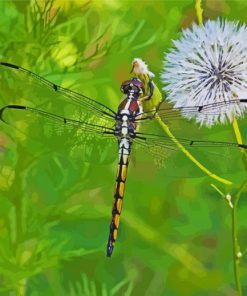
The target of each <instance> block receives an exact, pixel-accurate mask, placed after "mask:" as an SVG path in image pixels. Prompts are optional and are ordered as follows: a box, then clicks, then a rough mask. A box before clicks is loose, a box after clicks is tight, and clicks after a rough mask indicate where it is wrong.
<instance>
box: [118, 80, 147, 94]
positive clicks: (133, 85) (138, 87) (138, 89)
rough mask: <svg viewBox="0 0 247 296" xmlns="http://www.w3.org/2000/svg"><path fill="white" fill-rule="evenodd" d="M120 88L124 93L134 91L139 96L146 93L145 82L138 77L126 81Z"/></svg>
mask: <svg viewBox="0 0 247 296" xmlns="http://www.w3.org/2000/svg"><path fill="white" fill-rule="evenodd" d="M120 89H121V92H123V93H124V94H129V93H134V94H136V95H138V96H139V95H141V94H142V93H144V84H143V83H142V81H141V80H139V79H138V78H136V77H133V78H132V79H131V80H127V81H124V82H123V83H122V85H121V88H120Z"/></svg>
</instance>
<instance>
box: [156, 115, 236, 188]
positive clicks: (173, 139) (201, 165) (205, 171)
mask: <svg viewBox="0 0 247 296" xmlns="http://www.w3.org/2000/svg"><path fill="white" fill-rule="evenodd" d="M156 120H157V121H158V123H159V125H160V126H161V128H162V129H163V131H164V132H165V133H166V134H167V135H168V136H169V137H170V139H171V140H172V141H173V142H174V144H176V145H177V147H178V148H179V149H180V150H181V151H182V152H183V153H184V154H185V155H186V156H187V157H188V158H189V159H190V160H191V161H192V162H193V163H194V164H195V165H196V166H197V167H198V168H199V169H200V170H201V171H203V172H204V173H205V174H206V175H208V176H209V177H211V178H213V179H215V180H217V181H219V182H221V183H223V184H225V185H231V184H232V182H231V181H229V180H227V179H223V178H221V177H219V176H217V175H216V174H214V173H212V172H211V171H210V170H209V169H207V168H206V167H205V166H204V165H203V164H201V163H200V162H199V161H198V160H197V159H196V158H195V157H194V156H193V155H192V154H191V153H190V152H189V151H188V150H187V149H185V147H184V146H183V145H182V144H181V143H180V142H179V141H178V139H176V138H175V137H174V135H173V134H172V132H171V131H170V129H169V127H168V126H167V125H166V124H165V123H164V122H163V121H162V120H161V118H160V117H159V116H158V115H156Z"/></svg>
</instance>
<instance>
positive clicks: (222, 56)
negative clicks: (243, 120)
mask: <svg viewBox="0 0 247 296" xmlns="http://www.w3.org/2000/svg"><path fill="white" fill-rule="evenodd" d="M173 43H174V48H172V49H171V50H170V52H169V53H168V54H167V55H166V57H165V60H164V71H163V73H162V75H161V79H162V81H163V82H164V84H165V86H164V90H165V91H166V92H167V99H168V100H169V101H170V102H171V103H174V107H191V106H203V105H208V104H215V109H214V110H213V111H212V112H211V113H208V114H205V113H203V112H202V113H200V112H198V113H196V114H191V113H189V112H186V111H183V112H182V115H183V116H185V117H187V118H189V119H191V118H195V119H196V121H197V122H198V123H200V124H201V125H203V124H205V125H207V126H211V125H213V124H215V123H217V122H220V123H225V122H227V121H230V122H231V121H232V120H233V118H234V117H239V116H242V115H243V113H244V111H245V109H246V107H247V106H246V105H247V104H243V103H242V104H241V103H239V100H240V99H246V98H247V27H246V25H240V24H239V23H238V22H231V21H225V20H220V19H218V20H216V21H210V20H209V21H207V22H205V24H204V25H203V26H198V25H196V24H193V26H192V28H189V29H186V30H184V31H183V32H182V36H181V38H180V39H178V40H174V41H173ZM219 102H226V104H223V105H222V104H221V105H220V106H218V107H217V103H219Z"/></svg>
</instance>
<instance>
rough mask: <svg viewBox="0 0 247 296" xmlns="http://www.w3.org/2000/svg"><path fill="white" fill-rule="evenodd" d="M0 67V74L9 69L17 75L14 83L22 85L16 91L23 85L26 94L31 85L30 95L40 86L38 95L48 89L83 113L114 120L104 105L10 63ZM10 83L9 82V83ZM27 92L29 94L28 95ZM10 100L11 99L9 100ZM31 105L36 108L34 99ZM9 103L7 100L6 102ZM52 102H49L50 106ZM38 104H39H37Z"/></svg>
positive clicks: (109, 110) (113, 115)
mask: <svg viewBox="0 0 247 296" xmlns="http://www.w3.org/2000/svg"><path fill="white" fill-rule="evenodd" d="M0 66H1V68H3V69H2V70H1V72H2V71H3V70H4V69H11V70H13V73H15V74H16V75H17V77H16V82H18V80H21V83H22V87H20V89H19V90H18V91H19V92H20V91H21V90H22V89H23V85H25V88H24V90H26V92H27V93H28V85H31V86H32V88H30V92H31V93H32V90H33V88H35V87H36V86H37V88H38V86H40V87H41V88H40V90H39V93H41V94H43V93H44V88H46V89H48V90H49V91H52V92H55V93H56V95H57V96H58V95H61V96H62V97H63V99H64V100H65V101H66V103H69V104H75V105H76V106H77V108H80V109H81V110H85V112H86V111H87V112H90V113H92V112H93V114H94V116H97V117H99V118H106V119H108V120H110V119H111V120H112V121H114V120H115V112H114V111H113V110H111V109H110V108H108V107H107V106H105V105H104V104H102V103H100V102H98V101H96V100H94V99H91V98H89V97H88V96H85V95H82V94H79V93H77V92H75V91H72V90H70V89H66V88H64V87H61V86H59V85H57V84H54V83H52V82H50V81H48V80H47V79H45V78H43V77H41V76H39V75H37V74H35V73H33V72H31V71H29V70H26V69H24V68H22V67H19V66H16V65H13V64H10V63H6V62H0ZM7 83H8V79H7V81H6V82H5V84H7ZM10 83H11V82H10ZM30 92H29V93H30ZM39 96H40V95H39ZM11 99H12V98H11ZM30 101H31V103H33V104H34V106H36V107H37V105H35V103H36V104H37V99H36V98H35V99H34V100H30ZM56 101H57V102H56V103H57V105H58V104H59V102H58V99H57V98H56ZM8 102H9V100H8ZM51 103H52V102H50V104H51ZM39 104H40V102H39Z"/></svg>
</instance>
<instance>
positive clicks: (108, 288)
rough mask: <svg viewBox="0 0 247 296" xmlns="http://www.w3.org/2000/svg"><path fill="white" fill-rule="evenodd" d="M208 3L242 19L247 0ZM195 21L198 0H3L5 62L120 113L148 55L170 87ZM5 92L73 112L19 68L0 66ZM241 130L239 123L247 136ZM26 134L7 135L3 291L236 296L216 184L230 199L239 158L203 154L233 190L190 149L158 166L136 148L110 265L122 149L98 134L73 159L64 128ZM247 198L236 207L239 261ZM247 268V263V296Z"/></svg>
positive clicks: (218, 135) (193, 133)
mask: <svg viewBox="0 0 247 296" xmlns="http://www.w3.org/2000/svg"><path fill="white" fill-rule="evenodd" d="M202 5H203V9H204V19H207V18H211V19H215V18H217V17H218V16H223V17H226V18H227V19H230V20H240V21H243V22H244V21H245V19H246V12H247V2H246V1H226V0H217V1H216V0H215V1H203V2H202ZM193 22H196V13H195V8H194V1H192V0H188V1H182V0H181V1H113V0H112V1H110V0H98V1H97V0H95V1H83V0H80V1H79V0H74V1H66V0H55V1H44V0H37V1H0V56H1V61H6V62H12V63H14V64H17V65H19V66H22V67H24V68H27V69H29V70H31V71H33V72H35V73H37V74H39V75H41V76H44V77H46V78H47V79H49V80H51V81H53V82H54V83H58V84H60V85H62V86H64V87H68V88H70V89H73V90H75V91H77V92H79V93H83V94H85V95H87V96H89V97H92V98H94V99H96V100H97V101H99V102H102V103H104V104H105V105H107V106H109V107H110V108H112V109H114V110H115V109H116V108H117V106H118V104H119V102H120V100H121V99H122V94H121V93H120V90H119V87H120V84H121V82H122V81H123V80H126V79H129V78H130V77H131V76H129V75H130V74H129V71H130V69H131V61H132V60H133V59H134V58H135V57H140V58H142V59H144V60H145V61H146V62H147V64H148V65H149V67H150V69H151V71H153V72H154V73H155V74H156V80H155V81H156V83H157V84H158V85H159V86H160V87H162V84H161V81H160V78H159V74H160V72H161V71H162V67H163V62H162V61H163V58H164V54H165V52H166V51H167V50H168V49H169V47H171V46H172V39H176V38H178V37H179V35H180V32H181V29H182V28H186V27H188V26H190V25H191V24H192V23H193ZM0 83H1V87H0V107H2V106H4V105H6V104H11V103H16V104H18V103H19V104H26V105H27V104H29V105H31V106H33V105H34V102H35V105H39V106H46V107H48V110H49V108H50V111H52V108H53V109H56V108H57V109H58V110H60V109H61V110H65V109H66V104H65V105H61V104H60V103H58V102H59V101H58V99H57V97H56V94H54V93H52V92H49V91H47V90H44V89H43V88H42V87H40V86H33V85H31V84H30V81H29V80H26V78H25V77H23V76H18V75H16V74H15V73H13V71H11V70H8V69H7V70H5V69H2V68H1V71H0ZM163 94H164V97H165V93H164V92H163ZM42 104H43V105H42ZM53 111H54V110H53ZM69 111H70V110H66V112H69ZM15 123H16V122H15ZM246 123H247V122H246V121H245V120H241V121H240V127H241V130H242V132H243V131H244V130H245V128H246ZM18 127H19V128H21V129H22V131H24V133H20V132H18V130H16V129H13V128H11V127H10V126H8V125H5V124H2V123H1V129H0V160H1V167H0V189H1V191H0V204H1V206H0V295H1V296H5V295H11V296H12V295H30V296H38V295H42V296H43V295H45V296H49V295H70V296H74V295H87V296H89V295H90V296H93V295H104V296H107V295H126V296H127V295H148V296H151V295H167V296H185V295H186V296H187V295H193V296H206V295H213V296H221V295H226V296H230V295H231V296H233V295H236V293H235V288H234V273H233V268H232V242H231V211H230V209H229V207H228V206H227V203H226V201H225V200H224V199H223V198H222V197H221V196H220V195H219V194H218V193H217V192H216V191H215V189H214V188H213V187H212V186H211V184H214V185H216V186H218V187H219V188H220V190H222V191H223V192H224V193H228V192H230V193H231V194H234V193H235V192H236V191H237V190H238V188H239V187H240V185H241V183H242V182H244V180H245V178H246V176H245V170H244V168H243V165H242V163H241V156H240V153H239V151H236V152H235V153H232V152H230V153H227V151H226V153H225V154H224V155H221V154H215V155H214V154H213V153H212V154H208V156H207V155H206V156H205V155H204V154H203V152H202V153H201V152H199V153H198V154H197V155H196V156H198V159H199V160H200V161H201V162H202V163H203V164H204V165H205V166H207V167H209V168H210V169H211V170H212V171H213V172H215V173H217V174H219V175H220V176H221V177H224V178H227V179H229V180H232V181H234V183H233V185H232V186H228V187H225V186H223V185H222V184H220V183H217V181H215V180H213V179H211V178H210V177H208V176H204V175H203V174H202V173H200V171H199V170H198V169H197V168H196V167H195V166H194V165H193V164H192V163H191V162H190V161H189V160H188V159H186V158H185V156H183V155H182V154H181V155H180V154H179V153H177V154H176V153H173V152H170V153H168V154H169V155H168V156H169V158H170V160H169V161H167V162H166V161H165V162H164V163H165V164H164V165H163V166H162V167H158V166H157V165H155V163H154V161H153V159H152V156H150V155H149V154H148V153H146V152H143V151H138V149H137V150H136V151H134V154H133V161H132V164H131V165H130V169H129V175H128V180H127V186H126V192H125V198H124V206H123V211H122V216H121V223H120V231H119V236H118V240H117V242H116V247H115V250H114V253H113V256H112V258H110V259H109V258H106V255H105V252H106V242H107V238H108V231H109V223H110V216H111V206H112V200H113V189H114V183H115V174H116V166H117V147H115V146H114V147H115V150H114V151H113V150H112V149H113V148H111V147H113V146H112V144H111V143H109V147H108V146H107V145H106V146H105V145H104V143H101V142H100V143H99V140H97V139H96V140H93V139H90V138H89V139H88V140H89V142H90V140H91V146H90V147H91V148H90V149H89V151H86V152H85V151H83V149H82V150H78V151H76V155H74V157H71V155H70V151H69V147H75V146H76V145H75V144H73V140H74V137H73V138H71V137H70V134H69V133H67V132H65V133H62V134H59V133H54V134H50V135H47V134H45V133H44V134H42V133H41V132H42V131H41V130H42V123H38V124H37V123H36V125H34V126H28V125H25V124H23V125H21V126H18ZM171 129H172V130H174V134H176V133H177V135H181V134H182V135H183V136H184V137H185V136H186V137H189V138H191V137H193V138H196V137H197V138H199V137H200V139H209V138H210V139H217V140H219V141H224V140H228V141H234V140H235V139H234V135H233V131H232V128H231V126H230V125H228V126H227V125H225V126H216V127H214V128H212V129H206V128H200V129H199V127H198V126H196V125H195V124H194V123H188V122H186V121H185V120H180V121H178V122H176V123H171ZM27 134H28V136H26V135H27ZM29 135H31V136H29ZM74 136H76V135H74ZM243 136H244V138H245V142H247V138H246V135H245V133H243ZM34 138H35V139H34ZM82 141H83V138H82ZM70 145H71V146H70ZM97 147H99V149H97ZM106 147H107V149H106ZM82 148H83V147H82ZM84 148H85V147H84ZM85 149H86V148H85ZM109 149H110V151H109ZM80 151H81V152H80ZM103 152H104V153H103ZM164 153H165V152H164ZM195 153H196V151H195ZM80 154H81V155H80ZM102 154H103V156H102ZM78 155H79V156H78ZM200 157H201V158H200ZM246 203H247V201H246V199H245V193H243V196H242V198H241V199H240V203H239V209H238V219H239V239H240V245H241V249H242V252H243V253H245V250H246V245H247V239H246V237H247V223H246V221H245V220H246V215H247V207H246ZM246 264H247V261H246V256H243V260H242V263H241V279H242V285H243V289H244V295H247V268H246V267H247V266H246Z"/></svg>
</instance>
